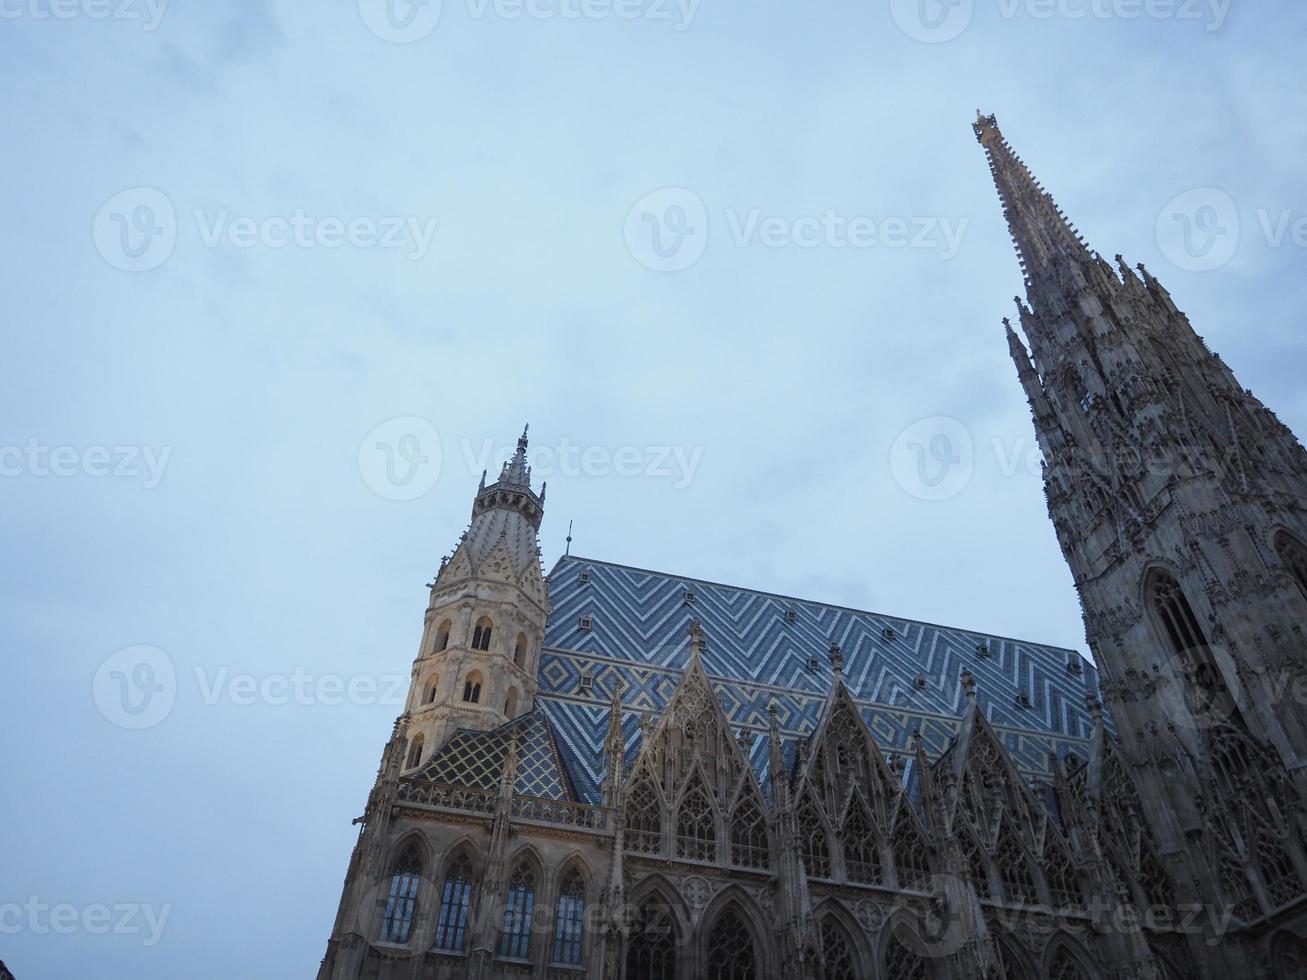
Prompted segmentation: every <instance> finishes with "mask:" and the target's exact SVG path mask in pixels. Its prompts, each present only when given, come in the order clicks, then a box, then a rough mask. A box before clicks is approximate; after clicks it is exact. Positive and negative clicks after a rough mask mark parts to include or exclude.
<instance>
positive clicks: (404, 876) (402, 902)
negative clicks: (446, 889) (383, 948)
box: [381, 839, 423, 945]
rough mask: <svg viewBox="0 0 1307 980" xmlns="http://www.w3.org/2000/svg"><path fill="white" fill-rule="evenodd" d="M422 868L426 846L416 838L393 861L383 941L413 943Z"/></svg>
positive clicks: (383, 915) (382, 935)
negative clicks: (423, 846)
mask: <svg viewBox="0 0 1307 980" xmlns="http://www.w3.org/2000/svg"><path fill="white" fill-rule="evenodd" d="M422 865H423V856H422V845H421V844H420V843H418V841H417V840H416V839H411V840H409V842H408V843H407V844H405V845H404V846H403V847H402V848H401V849H400V851H399V853H398V854H397V855H396V856H395V860H394V861H392V862H391V865H390V886H389V889H388V890H387V893H386V907H385V911H384V913H383V914H382V918H381V938H382V940H383V941H385V942H388V943H399V944H401V945H403V944H405V943H407V942H408V940H409V935H410V934H411V933H412V931H413V920H414V918H415V917H416V915H417V902H418V889H419V887H420V886H421V883H422Z"/></svg>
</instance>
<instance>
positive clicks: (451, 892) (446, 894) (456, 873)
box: [431, 854, 473, 953]
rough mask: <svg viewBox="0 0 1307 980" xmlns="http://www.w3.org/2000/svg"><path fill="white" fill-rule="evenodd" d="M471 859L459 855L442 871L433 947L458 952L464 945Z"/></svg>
mask: <svg viewBox="0 0 1307 980" xmlns="http://www.w3.org/2000/svg"><path fill="white" fill-rule="evenodd" d="M472 883H473V879H472V862H471V861H469V860H468V857H467V855H466V854H460V855H459V856H458V857H457V858H455V859H454V863H453V864H451V865H450V866H449V870H448V871H446V872H445V881H444V884H442V885H441V887H440V917H439V918H438V919H437V920H436V939H435V942H433V943H432V944H431V948H432V949H438V950H444V951H446V952H452V953H461V952H462V951H463V947H464V946H465V945H466V944H467V918H468V910H469V909H470V908H471V907H472Z"/></svg>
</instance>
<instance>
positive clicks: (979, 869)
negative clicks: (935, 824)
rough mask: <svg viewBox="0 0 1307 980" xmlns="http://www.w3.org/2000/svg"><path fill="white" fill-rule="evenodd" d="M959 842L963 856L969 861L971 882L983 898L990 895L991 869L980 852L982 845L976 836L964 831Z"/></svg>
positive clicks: (968, 871) (968, 875)
mask: <svg viewBox="0 0 1307 980" xmlns="http://www.w3.org/2000/svg"><path fill="white" fill-rule="evenodd" d="M958 844H959V846H960V847H961V848H962V857H963V858H964V859H965V860H966V862H967V877H968V878H969V879H970V880H971V884H972V885H974V886H975V888H976V894H977V895H979V896H980V897H981V898H988V897H989V871H988V869H987V868H986V867H985V858H984V856H983V855H982V854H981V853H980V846H979V845H978V844H977V843H976V841H975V838H974V837H972V836H971V835H970V834H968V833H963V834H962V835H960V836H959V838H958Z"/></svg>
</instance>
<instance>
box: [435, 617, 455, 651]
mask: <svg viewBox="0 0 1307 980" xmlns="http://www.w3.org/2000/svg"><path fill="white" fill-rule="evenodd" d="M453 628H454V624H453V623H451V622H450V621H449V620H448V619H447V620H445V621H444V622H443V623H441V624H440V626H439V627H438V628H437V629H436V652H437V653H439V652H440V651H441V650H448V649H449V631H450V630H451V629H453Z"/></svg>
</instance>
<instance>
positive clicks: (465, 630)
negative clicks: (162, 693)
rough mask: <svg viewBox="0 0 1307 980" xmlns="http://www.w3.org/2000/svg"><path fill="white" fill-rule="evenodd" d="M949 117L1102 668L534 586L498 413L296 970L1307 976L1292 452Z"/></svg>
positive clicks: (1022, 978) (1297, 503)
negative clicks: (497, 443) (977, 185)
mask: <svg viewBox="0 0 1307 980" xmlns="http://www.w3.org/2000/svg"><path fill="white" fill-rule="evenodd" d="M974 128H975V133H976V136H977V138H978V140H979V142H980V145H981V147H982V148H983V150H984V153H985V155H986V157H987V159H988V162H989V166H990V170H991V171H992V173H993V178H994V183H995V185H996V187H997V190H998V195H999V198H1000V200H1001V203H1002V206H1003V210H1004V214H1005V215H1006V218H1007V222H1008V225H1009V228H1010V231H1011V234H1012V238H1013V240H1014V242H1015V245H1016V249H1017V253H1018V256H1019V258H1020V262H1021V268H1022V270H1023V274H1024V279H1025V297H1024V298H1018V300H1017V314H1018V315H1017V316H1016V318H1015V320H1016V323H1015V325H1014V323H1013V322H1007V343H1008V345H1009V348H1010V350H1011V354H1012V358H1013V360H1014V361H1015V364H1016V374H1017V378H1018V380H1019V382H1020V384H1021V385H1022V387H1023V388H1024V390H1025V394H1026V397H1027V399H1028V401H1029V403H1030V409H1031V414H1032V417H1033V421H1034V425H1035V430H1036V433H1037V435H1038V439H1039V445H1040V448H1041V450H1042V453H1043V458H1044V486H1045V494H1046V497H1047V501H1048V513H1049V517H1050V518H1051V519H1052V522H1053V526H1054V529H1055V531H1056V534H1057V538H1058V541H1059V543H1060V544H1061V547H1062V551H1063V554H1064V555H1065V557H1066V560H1067V562H1068V563H1069V565H1070V567H1071V571H1072V573H1073V576H1074V580H1075V584H1076V588H1077V590H1078V592H1079V596H1080V601H1081V606H1082V609H1083V613H1084V626H1085V633H1086V637H1087V640H1088V644H1089V648H1090V650H1091V651H1092V655H1093V662H1092V663H1091V662H1089V661H1087V660H1085V659H1083V658H1082V657H1081V656H1080V655H1079V654H1077V653H1075V652H1074V651H1070V650H1062V649H1056V648H1051V647H1047V646H1043V645H1040V644H1036V643H1029V642H1026V641H1023V640H1019V639H1011V638H1007V637H1000V636H992V635H983V634H979V633H975V632H972V631H968V630H965V629H956V628H952V627H945V626H938V625H934V624H930V623H921V622H914V621H911V620H905V619H901V618H898V617H894V616H889V615H883V614H880V613H872V612H862V611H858V610H853V609H846V608H842V607H838V606H832V605H826V604H822V603H820V602H813V601H808V600H800V599H793V598H787V597H785V596H780V595H773V594H769V593H764V592H758V591H754V590H752V589H748V588H742V587H738V586H730V585H722V584H717V583H712V582H704V581H699V580H696V579H693V578H688V577H685V576H682V575H678V574H674V573H666V572H657V571H648V570H643V569H638V568H631V567H627V566H623V565H617V564H611V563H608V562H604V561H599V560H591V559H587V558H582V557H577V556H573V555H570V554H568V555H565V556H564V557H563V558H561V559H560V560H559V561H558V563H557V564H555V565H554V566H553V568H552V569H550V570H549V571H548V573H547V574H546V572H545V570H544V568H543V567H542V565H541V554H540V546H539V541H538V537H537V535H538V532H539V528H540V523H541V519H542V517H543V514H544V507H545V494H544V490H543V488H541V489H540V490H539V491H537V490H536V489H535V488H533V486H532V482H531V474H530V470H529V467H528V465H527V461H526V455H527V438H526V434H525V433H524V434H523V436H522V439H521V440H520V441H519V442H518V447H517V452H516V454H515V455H514V456H513V458H512V459H511V460H509V461H507V462H506V463H505V464H504V467H503V469H502V471H501V472H500V474H499V477H498V479H497V480H494V481H493V482H487V480H486V479H485V478H484V477H483V479H482V481H481V486H480V487H479V488H478V490H477V491H476V495H475V497H474V499H473V503H472V519H471V524H470V526H469V527H468V529H467V531H466V532H465V533H464V534H463V537H462V538H461V539H460V540H459V541H458V544H457V547H456V548H455V549H454V551H453V553H452V555H451V556H450V557H449V558H448V559H446V560H445V561H442V563H441V565H440V570H439V573H438V574H437V575H436V577H435V580H434V581H433V582H432V583H431V584H430V600H429V602H428V604H427V608H426V615H425V625H424V628H423V632H422V638H421V642H420V645H419V648H418V652H417V657H416V659H415V660H414V661H413V667H412V686H411V688H410V691H409V695H408V701H407V704H406V706H405V709H404V712H403V714H401V715H400V717H399V718H398V720H397V721H396V722H395V727H394V731H393V733H392V735H391V737H390V740H389V742H388V743H387V744H386V746H385V748H384V750H383V752H382V756H381V764H380V767H379V769H378V771H377V774H376V778H375V782H374V784H373V786H372V790H371V793H370V795H369V796H368V799H367V804H366V808H365V810H364V812H363V815H362V816H361V817H360V818H359V820H358V821H357V822H358V823H359V824H360V830H359V835H358V840H357V843H356V845H355V847H354V852H353V855H352V857H351V858H350V862H349V866H348V870H347V872H346V875H345V882H344V889H343V894H342V896H341V900H340V906H339V911H338V913H337V916H336V920H335V924H334V926H333V928H332V931H331V936H330V939H329V941H328V944H327V951H326V955H325V957H324V958H323V961H322V964H321V967H320V969H319V972H318V977H319V980H360V978H363V980H438V978H439V980H443V978H479V980H501V978H518V977H522V978H525V977H532V978H537V980H582V978H604V980H699V978H724V980H782V978H784V980H972V978H985V980H1227V978H1228V980H1287V978H1307V846H1305V841H1304V831H1305V830H1307V821H1305V819H1304V818H1305V817H1307V812H1305V811H1304V807H1303V804H1302V799H1303V798H1304V794H1307V712H1304V711H1303V710H1302V708H1301V706H1300V705H1301V698H1300V697H1298V696H1297V692H1299V691H1307V660H1305V659H1304V655H1303V649H1304V645H1303V629H1302V624H1303V623H1304V622H1305V621H1307V544H1305V543H1304V542H1307V455H1304V451H1303V448H1302V446H1301V445H1300V444H1299V443H1298V441H1297V440H1296V439H1295V437H1294V435H1293V434H1292V433H1291V432H1290V431H1289V430H1288V428H1286V427H1285V426H1284V425H1283V424H1282V423H1281V422H1280V421H1279V419H1277V418H1276V416H1275V415H1274V413H1272V412H1271V411H1270V410H1269V409H1268V408H1267V407H1266V406H1264V405H1263V404H1262V403H1261V402H1259V401H1258V400H1257V399H1256V398H1255V397H1254V396H1253V395H1252V393H1251V392H1250V391H1248V390H1246V389H1244V388H1243V387H1242V386H1241V385H1240V383H1239V381H1238V380H1237V379H1236V378H1235V376H1234V374H1233V373H1232V372H1231V371H1230V369H1229V368H1228V367H1227V366H1226V365H1225V363H1224V362H1223V361H1222V360H1221V358H1220V357H1219V356H1218V355H1216V354H1214V353H1213V352H1212V351H1211V350H1209V349H1208V348H1207V346H1206V345H1205V344H1204V342H1203V340H1202V339H1201V338H1200V337H1199V336H1198V335H1197V333H1195V331H1194V330H1193V328H1192V327H1191V326H1190V323H1189V320H1188V319H1187V317H1186V316H1185V314H1184V313H1182V312H1181V311H1180V310H1179V309H1178V308H1177V307H1176V305H1175V304H1174V303H1173V302H1172V299H1171V296H1170V294H1169V293H1168V292H1167V291H1166V289H1165V288H1164V287H1163V286H1162V284H1161V283H1160V282H1158V281H1157V280H1156V279H1155V278H1154V277H1153V276H1152V275H1151V274H1150V273H1149V272H1148V271H1147V270H1146V269H1144V268H1143V267H1142V266H1140V267H1139V268H1138V270H1135V269H1132V268H1130V267H1129V266H1128V265H1127V264H1126V263H1125V262H1124V261H1123V260H1122V259H1121V257H1120V256H1117V259H1116V263H1115V264H1113V263H1109V262H1107V261H1105V260H1104V259H1103V258H1102V257H1101V256H1100V255H1099V254H1098V253H1096V252H1094V251H1093V250H1091V249H1090V248H1089V247H1088V246H1087V245H1086V244H1085V242H1084V241H1083V240H1082V239H1081V237H1080V236H1079V234H1078V233H1077V232H1076V230H1075V229H1074V227H1073V226H1072V225H1071V224H1070V222H1069V221H1068V220H1067V218H1066V217H1065V216H1064V215H1063V213H1062V212H1061V211H1060V210H1059V209H1058V208H1057V206H1056V204H1054V202H1053V200H1052V198H1051V197H1050V196H1049V195H1048V194H1047V193H1046V192H1045V191H1044V190H1043V188H1042V187H1041V186H1040V185H1039V183H1038V182H1037V181H1036V180H1035V179H1034V177H1033V176H1032V174H1031V172H1030V171H1029V170H1028V169H1027V168H1026V166H1025V164H1024V163H1023V162H1022V161H1021V159H1020V158H1019V157H1018V156H1017V155H1016V154H1015V153H1014V152H1013V150H1012V148H1011V146H1010V145H1009V144H1008V142H1007V141H1006V140H1005V139H1004V137H1003V135H1002V133H1001V132H1000V130H999V127H998V123H997V121H996V120H995V118H994V117H993V116H983V115H982V116H980V117H979V118H978V119H977V121H976V123H975V126H974ZM469 489H470V488H469Z"/></svg>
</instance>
